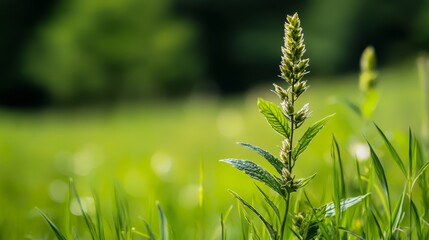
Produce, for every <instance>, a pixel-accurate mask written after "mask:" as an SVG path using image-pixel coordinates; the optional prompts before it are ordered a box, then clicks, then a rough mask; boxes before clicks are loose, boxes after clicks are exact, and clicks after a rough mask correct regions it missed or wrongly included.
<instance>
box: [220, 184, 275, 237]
mask: <svg viewBox="0 0 429 240" xmlns="http://www.w3.org/2000/svg"><path fill="white" fill-rule="evenodd" d="M228 191H229V192H230V193H231V194H232V195H233V196H234V197H235V198H237V199H238V200H239V201H240V202H241V203H242V204H243V205H244V206H246V207H247V208H249V209H250V210H251V211H252V212H253V213H255V214H256V216H258V218H259V219H260V220H261V221H262V222H263V223H264V225H265V227H266V228H267V231H268V233H269V234H270V237H271V239H277V232H276V230H274V228H273V226H272V225H271V224H270V223H269V222H268V221H267V220H266V219H265V218H264V217H263V216H262V215H261V214H260V213H259V212H258V211H257V210H256V209H255V208H254V207H253V206H252V205H251V204H250V203H248V202H246V201H245V200H244V199H243V198H241V197H240V196H239V195H238V194H237V193H235V192H234V191H232V190H228Z"/></svg>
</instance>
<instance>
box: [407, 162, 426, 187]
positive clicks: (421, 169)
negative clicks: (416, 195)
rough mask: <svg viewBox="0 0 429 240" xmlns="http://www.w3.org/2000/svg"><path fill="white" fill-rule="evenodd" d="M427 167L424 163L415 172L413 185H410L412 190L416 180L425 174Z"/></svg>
mask: <svg viewBox="0 0 429 240" xmlns="http://www.w3.org/2000/svg"><path fill="white" fill-rule="evenodd" d="M428 167H429V162H426V163H425V164H424V165H423V166H422V167H421V168H420V169H419V171H418V172H417V174H416V176H415V177H414V180H413V183H412V185H411V189H413V187H414V184H415V183H416V182H417V180H418V179H419V178H420V176H422V175H423V173H424V172H425V170H426V169H427V168H428Z"/></svg>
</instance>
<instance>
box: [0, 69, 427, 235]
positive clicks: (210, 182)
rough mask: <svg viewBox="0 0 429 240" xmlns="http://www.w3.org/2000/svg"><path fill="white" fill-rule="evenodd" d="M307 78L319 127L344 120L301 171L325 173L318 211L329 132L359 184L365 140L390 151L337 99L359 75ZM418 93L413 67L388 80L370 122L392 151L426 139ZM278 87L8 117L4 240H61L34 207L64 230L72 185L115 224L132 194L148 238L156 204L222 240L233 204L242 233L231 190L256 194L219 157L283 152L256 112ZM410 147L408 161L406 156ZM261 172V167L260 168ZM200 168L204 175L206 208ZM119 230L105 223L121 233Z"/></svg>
mask: <svg viewBox="0 0 429 240" xmlns="http://www.w3.org/2000/svg"><path fill="white" fill-rule="evenodd" d="M309 79H310V81H311V88H310V89H309V90H308V91H309V93H310V94H308V95H309V96H311V99H309V102H311V103H312V106H311V108H312V109H314V115H313V116H312V118H314V119H320V117H322V116H325V115H327V114H330V113H334V112H336V113H337V114H336V116H335V117H334V118H333V119H331V121H330V122H329V123H328V124H327V126H326V129H324V130H323V131H322V132H321V134H320V135H319V136H317V141H315V143H314V144H310V146H309V151H308V152H306V153H304V154H303V157H302V160H303V162H305V163H303V165H305V166H306V167H305V168H300V169H297V171H298V173H299V174H300V175H303V176H307V175H311V174H313V173H314V172H317V176H316V179H315V182H317V184H314V183H310V184H309V185H308V189H309V190H308V191H307V193H308V196H309V197H310V198H311V199H312V203H313V204H314V205H316V206H319V205H321V204H323V203H325V202H328V201H330V200H331V193H330V189H329V187H320V186H330V184H331V179H330V174H331V164H332V163H331V162H332V160H331V159H330V145H331V138H332V134H333V133H335V136H336V137H337V140H338V142H339V145H340V148H341V150H342V152H343V153H345V155H346V156H343V164H344V165H345V166H344V168H345V170H344V171H345V172H346V176H348V177H349V178H351V179H352V180H353V174H354V173H355V170H354V164H355V163H354V158H352V157H350V155H354V154H355V153H351V154H350V153H349V151H350V150H349V149H356V148H354V147H353V146H359V144H364V143H365V141H364V140H365V139H364V138H363V137H362V135H363V134H364V135H366V136H367V137H368V138H370V139H374V141H372V144H373V145H374V146H375V147H377V146H381V145H382V141H381V139H380V138H377V132H376V130H375V129H374V128H373V127H371V126H365V124H364V123H363V122H362V121H361V120H360V119H359V118H358V117H357V116H355V115H353V112H352V111H350V110H349V109H347V107H345V106H343V105H341V104H340V103H338V101H337V100H338V99H339V98H349V99H352V100H353V101H358V99H359V94H358V92H357V76H354V75H350V76H342V77H337V78H333V79H322V78H320V79H313V78H312V76H311V75H310V76H309ZM269 82H272V81H269ZM418 84H419V83H418V79H417V70H416V68H415V66H414V65H413V63H409V64H404V65H401V66H399V67H394V68H389V69H385V70H381V71H380V85H379V86H378V88H379V89H380V91H381V94H382V95H381V101H380V105H379V106H378V108H377V109H378V110H377V111H376V112H375V114H374V117H373V118H374V121H375V122H377V124H378V125H379V126H380V127H381V128H382V129H384V130H385V133H386V135H387V136H388V137H389V138H391V137H394V139H395V140H394V141H392V142H393V143H394V144H396V145H399V146H406V145H407V141H408V140H407V130H408V127H411V128H412V129H413V130H414V132H415V133H418V132H419V131H420V123H421V121H420V117H421V113H420V110H421V104H420V92H419V86H418ZM269 87H270V84H269V83H267V84H266V85H264V86H262V89H264V90H260V89H255V90H254V91H250V92H249V93H247V94H245V95H242V96H238V97H235V98H231V99H219V98H216V97H211V98H203V97H190V98H188V99H184V100H180V101H165V102H158V103H143V104H134V105H126V104H119V105H117V106H113V107H109V108H102V109H100V108H94V107H87V108H81V109H75V110H67V111H65V110H58V109H56V110H44V111H38V112H24V113H19V112H13V111H7V110H2V111H1V112H0V132H1V135H0V191H1V192H0V206H2V207H1V214H0V238H2V239H22V238H24V237H35V238H42V237H44V236H51V237H52V236H53V235H52V233H51V232H50V229H49V227H48V226H47V225H46V223H45V222H44V220H43V218H42V217H41V216H40V214H39V212H38V211H36V210H35V207H36V206H37V207H38V208H40V209H42V210H43V211H44V212H45V213H46V214H47V215H48V216H49V217H50V218H51V219H52V220H53V221H55V222H56V223H58V225H59V226H60V227H64V226H63V224H64V211H65V209H64V208H65V206H67V204H66V202H67V199H68V194H69V189H68V180H69V178H70V177H73V178H74V179H75V182H76V188H77V190H78V192H79V195H80V198H81V199H82V200H83V201H85V204H86V205H87V207H88V209H91V208H92V209H93V210H95V209H94V206H95V205H94V196H93V194H92V190H93V189H96V191H97V193H98V196H99V198H100V205H101V208H102V210H103V216H104V217H106V218H107V219H111V217H112V216H109V215H107V216H106V214H110V213H109V212H110V211H109V210H108V209H112V208H113V206H114V188H115V187H114V186H115V185H118V186H119V188H120V189H122V191H123V192H124V195H125V196H126V200H127V204H128V207H129V214H130V218H131V222H132V225H133V226H134V227H136V228H137V229H138V230H140V231H143V232H144V231H145V229H146V228H145V224H144V221H142V220H141V219H145V220H146V221H147V222H148V223H150V224H151V225H154V228H155V229H154V232H157V231H158V229H157V224H158V221H159V219H158V218H159V216H158V212H157V207H156V201H157V200H158V201H159V202H160V203H161V206H162V207H163V210H164V212H165V215H166V217H167V219H168V222H169V224H170V225H171V227H172V236H173V237H175V238H176V239H193V238H200V239H210V238H217V239H219V238H220V236H221V213H222V212H223V213H226V212H227V211H228V209H229V208H230V206H231V205H233V210H232V213H231V214H230V215H229V217H228V220H227V221H226V222H225V223H224V227H225V228H226V229H227V232H228V238H231V239H233V238H232V237H233V236H237V235H238V236H240V231H241V228H240V227H237V226H240V220H239V218H238V214H237V211H238V210H237V206H236V204H235V203H236V202H235V200H234V199H233V197H232V196H231V195H230V194H229V193H228V191H227V189H228V188H230V189H234V191H237V192H238V193H239V194H240V195H242V196H243V197H246V198H247V199H252V196H253V194H254V188H251V187H248V186H249V185H248V179H247V178H246V177H245V176H243V175H242V174H239V173H237V172H235V171H234V170H233V169H231V168H228V167H225V165H223V164H221V163H219V162H218V160H219V159H224V158H226V157H234V156H235V157H240V158H249V159H255V155H254V154H253V153H252V152H250V151H247V150H246V149H242V148H240V147H239V146H237V145H235V144H234V143H235V142H237V141H242V142H248V143H252V144H255V145H258V146H261V147H264V148H266V149H267V150H269V151H271V152H273V153H277V152H278V151H279V146H277V145H278V142H279V141H280V137H279V136H277V135H276V134H275V133H272V132H271V131H269V127H268V126H267V125H266V123H265V120H264V119H263V117H261V116H260V114H259V113H258V110H257V108H256V97H257V96H263V97H266V98H268V99H275V96H273V94H272V93H270V92H269V91H266V90H265V89H267V88H269ZM399 92H400V93H401V94H398V93H399ZM306 97H308V96H303V98H306ZM304 101H307V100H304ZM362 129H364V132H362ZM365 129H366V130H365ZM276 144H277V145H276ZM356 144H357V145H356ZM276 146H277V148H276ZM400 149H401V148H400ZM406 150H407V148H404V151H405V152H399V154H402V155H401V156H406V154H407V153H406ZM363 151H364V150H363ZM364 158H365V157H363V159H364ZM364 161H365V160H364ZM259 163H260V164H261V165H264V162H263V161H262V160H261V161H260V162H259ZM200 164H201V166H202V169H203V173H204V181H203V188H202V189H203V194H204V197H203V202H202V206H201V204H200V202H199V197H200V192H201V187H200ZM383 164H385V170H386V172H387V173H388V174H396V173H399V169H397V168H396V167H395V165H394V164H390V163H383ZM265 166H266V167H269V166H267V165H265ZM300 171H301V172H300ZM362 171H365V169H362ZM353 181H356V180H353ZM401 181H402V180H401V179H400V178H393V177H391V178H389V184H390V185H393V186H395V185H396V184H398V186H400V187H399V188H400V189H395V188H394V187H392V188H394V189H392V190H391V191H392V196H393V197H397V196H399V195H400V194H401V193H402V188H401V187H402V184H403V182H401ZM262 187H263V186H262ZM264 190H267V189H265V188H264ZM393 197H392V198H393ZM73 201H75V200H73V199H72V203H71V205H72V206H75V208H73V207H72V209H70V210H71V212H70V214H71V221H72V223H73V224H75V225H76V226H81V227H82V228H80V230H79V231H82V230H81V229H84V226H85V225H84V224H85V223H84V221H83V219H80V220H79V218H82V216H80V215H79V211H78V210H76V209H77V207H78V205H76V203H73ZM73 204H74V205H73ZM113 224H114V223H113V222H106V226H108V227H109V226H110V227H111V228H112V229H113V228H114V225H113ZM82 234H85V233H82Z"/></svg>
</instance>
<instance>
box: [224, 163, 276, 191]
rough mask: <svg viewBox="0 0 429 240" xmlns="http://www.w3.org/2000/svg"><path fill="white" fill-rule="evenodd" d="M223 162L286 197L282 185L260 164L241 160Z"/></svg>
mask: <svg viewBox="0 0 429 240" xmlns="http://www.w3.org/2000/svg"><path fill="white" fill-rule="evenodd" d="M221 161H222V162H226V163H229V164H231V165H232V166H234V167H235V168H237V169H238V170H241V171H244V172H245V173H246V174H247V175H249V176H250V177H251V178H253V179H256V180H258V181H260V182H263V183H265V184H266V185H267V186H268V187H270V188H271V189H273V190H274V191H276V192H277V193H278V194H280V195H281V196H284V193H283V191H282V188H281V185H280V183H279V182H278V181H277V180H276V178H275V177H274V176H273V175H271V174H270V173H269V172H268V171H267V170H265V169H263V168H262V167H261V166H259V165H258V164H256V163H254V162H252V161H249V160H240V159H224V160H221Z"/></svg>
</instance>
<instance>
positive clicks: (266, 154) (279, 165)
mask: <svg viewBox="0 0 429 240" xmlns="http://www.w3.org/2000/svg"><path fill="white" fill-rule="evenodd" d="M238 144H240V145H241V146H243V147H246V148H248V149H251V150H253V151H255V152H257V153H258V154H259V155H261V156H262V157H264V158H265V159H266V160H267V161H268V162H269V163H270V164H271V165H272V166H273V167H274V168H275V169H276V171H277V172H278V173H279V174H282V169H283V163H282V162H281V161H280V160H279V159H278V158H276V157H275V156H274V155H272V154H271V153H269V152H267V151H265V150H264V149H262V148H260V147H257V146H254V145H252V144H248V143H238Z"/></svg>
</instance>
